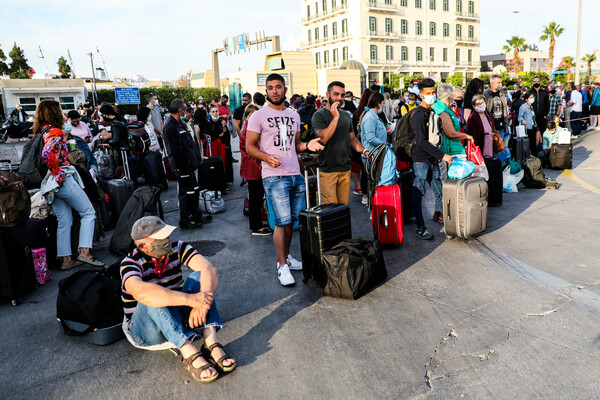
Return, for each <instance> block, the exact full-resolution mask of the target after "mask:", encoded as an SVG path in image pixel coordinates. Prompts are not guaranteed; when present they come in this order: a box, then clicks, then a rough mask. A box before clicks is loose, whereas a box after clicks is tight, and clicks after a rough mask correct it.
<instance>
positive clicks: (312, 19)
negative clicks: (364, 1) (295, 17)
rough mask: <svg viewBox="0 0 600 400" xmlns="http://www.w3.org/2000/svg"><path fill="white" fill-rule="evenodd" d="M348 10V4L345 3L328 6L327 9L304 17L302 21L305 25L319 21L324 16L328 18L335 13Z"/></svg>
mask: <svg viewBox="0 0 600 400" xmlns="http://www.w3.org/2000/svg"><path fill="white" fill-rule="evenodd" d="M346 11H348V4H347V3H343V4H340V5H339V6H335V7H332V8H328V9H327V10H323V11H321V12H319V13H314V14H311V15H309V16H307V17H306V18H302V23H303V24H304V25H306V24H308V23H310V22H317V21H319V20H321V19H323V18H327V17H329V16H333V15H335V14H341V13H343V12H346Z"/></svg>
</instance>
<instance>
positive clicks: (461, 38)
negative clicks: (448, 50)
mask: <svg viewBox="0 0 600 400" xmlns="http://www.w3.org/2000/svg"><path fill="white" fill-rule="evenodd" d="M456 41H457V42H463V43H473V44H476V43H479V38H477V37H465V36H456Z"/></svg>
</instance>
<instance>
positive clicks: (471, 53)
mask: <svg viewBox="0 0 600 400" xmlns="http://www.w3.org/2000/svg"><path fill="white" fill-rule="evenodd" d="M467 61H468V62H469V65H470V64H471V63H472V62H473V50H471V49H469V50H467Z"/></svg>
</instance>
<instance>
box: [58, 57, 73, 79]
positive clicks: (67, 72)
mask: <svg viewBox="0 0 600 400" xmlns="http://www.w3.org/2000/svg"><path fill="white" fill-rule="evenodd" d="M57 64H58V72H59V73H60V78H61V79H69V78H71V66H69V64H67V60H66V59H65V58H64V57H63V56H60V58H59V59H58V62H57Z"/></svg>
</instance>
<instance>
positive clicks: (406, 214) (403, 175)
mask: <svg viewBox="0 0 600 400" xmlns="http://www.w3.org/2000/svg"><path fill="white" fill-rule="evenodd" d="M398 185H399V186H400V194H401V196H402V217H403V218H404V221H405V222H406V220H408V219H411V218H413V217H414V216H415V212H414V209H413V203H412V193H413V171H412V169H410V168H409V169H405V170H403V171H401V172H400V176H399V177H398Z"/></svg>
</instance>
